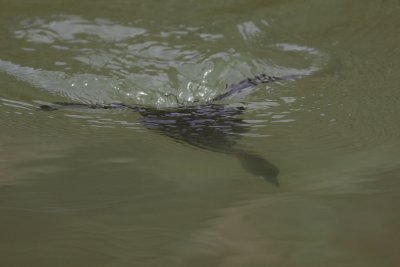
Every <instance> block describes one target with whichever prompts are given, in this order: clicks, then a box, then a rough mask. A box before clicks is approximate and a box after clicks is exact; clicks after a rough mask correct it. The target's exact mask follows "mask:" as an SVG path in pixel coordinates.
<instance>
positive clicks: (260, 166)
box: [41, 74, 301, 186]
mask: <svg viewBox="0 0 400 267" xmlns="http://www.w3.org/2000/svg"><path fill="white" fill-rule="evenodd" d="M298 77H301V76H299V75H290V76H284V77H273V76H267V75H264V74H262V75H258V76H256V77H255V78H252V79H250V78H249V79H245V80H243V81H241V82H239V83H237V84H232V85H230V86H227V90H226V92H225V93H223V94H221V95H218V96H217V97H215V98H214V99H212V100H211V101H210V103H209V104H203V105H198V106H182V107H176V108H166V109H156V108H152V107H138V106H130V105H125V104H122V103H115V104H109V105H100V104H79V103H54V104H51V105H42V106H41V109H42V110H56V109H66V108H72V109H73V108H91V109H118V108H125V109H131V110H133V111H135V112H138V113H139V114H140V115H141V116H142V118H141V120H140V121H141V123H142V124H143V125H144V126H145V127H146V128H148V129H151V130H153V131H156V132H158V133H160V134H162V135H166V136H169V137H171V138H173V139H174V140H176V141H179V142H184V143H187V144H190V145H192V146H195V147H199V148H202V149H205V150H209V151H214V152H218V153H224V154H227V155H232V156H235V157H237V158H238V159H239V161H240V163H241V164H242V166H243V168H244V169H245V170H246V171H248V172H249V173H252V174H254V175H256V176H262V177H264V179H265V180H266V181H268V182H270V183H272V184H274V185H276V186H278V185H279V181H278V174H279V169H278V168H277V167H276V166H275V165H274V164H272V163H270V162H269V161H267V160H266V159H264V158H263V157H261V156H259V155H257V154H256V153H254V152H251V151H248V150H245V149H241V148H237V147H236V146H235V144H236V143H237V142H238V140H239V139H240V137H241V135H242V134H243V133H245V132H247V131H248V130H249V128H250V126H249V125H248V124H246V123H245V122H243V120H242V119H240V118H239V117H238V115H240V114H241V113H242V112H243V110H244V109H243V108H234V107H229V106H226V105H221V104H217V103H214V102H218V101H219V100H222V99H224V98H226V97H229V96H231V95H233V94H237V93H240V92H242V91H243V90H246V89H248V88H252V87H253V86H255V85H257V84H260V83H269V82H274V81H280V80H291V79H295V78H298Z"/></svg>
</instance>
